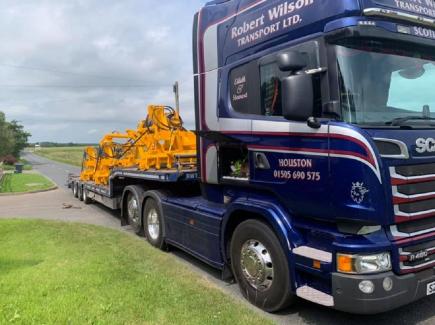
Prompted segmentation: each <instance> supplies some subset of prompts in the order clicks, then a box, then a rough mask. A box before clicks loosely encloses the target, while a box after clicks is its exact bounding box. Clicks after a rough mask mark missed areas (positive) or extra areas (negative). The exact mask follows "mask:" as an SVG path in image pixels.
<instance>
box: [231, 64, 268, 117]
mask: <svg viewBox="0 0 435 325" xmlns="http://www.w3.org/2000/svg"><path fill="white" fill-rule="evenodd" d="M259 84H260V81H259V73H258V64H257V61H252V62H249V63H247V64H244V65H242V66H240V67H237V68H235V69H233V70H232V71H231V74H230V95H231V105H232V107H233V108H234V110H235V111H236V112H239V113H243V114H254V115H260V114H261V107H260V98H259V97H260V96H259Z"/></svg>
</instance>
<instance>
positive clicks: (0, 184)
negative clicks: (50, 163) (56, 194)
mask: <svg viewBox="0 0 435 325" xmlns="http://www.w3.org/2000/svg"><path fill="white" fill-rule="evenodd" d="M52 187H54V184H53V183H52V182H51V181H50V180H48V179H47V178H45V177H44V176H42V175H41V174H38V173H24V174H5V175H4V176H3V179H2V180H1V181H0V193H27V192H34V191H42V190H48V189H50V188H52Z"/></svg>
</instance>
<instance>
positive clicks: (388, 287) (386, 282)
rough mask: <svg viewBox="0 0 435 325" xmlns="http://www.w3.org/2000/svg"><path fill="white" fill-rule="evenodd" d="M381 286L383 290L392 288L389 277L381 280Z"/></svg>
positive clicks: (391, 281)
mask: <svg viewBox="0 0 435 325" xmlns="http://www.w3.org/2000/svg"><path fill="white" fill-rule="evenodd" d="M382 286H383V287H384V290H385V291H391V290H392V289H393V280H392V279H391V278H385V279H384V282H382Z"/></svg>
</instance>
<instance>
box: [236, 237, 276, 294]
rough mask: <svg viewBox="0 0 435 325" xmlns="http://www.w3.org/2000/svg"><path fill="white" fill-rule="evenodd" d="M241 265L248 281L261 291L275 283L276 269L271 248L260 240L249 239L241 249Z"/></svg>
mask: <svg viewBox="0 0 435 325" xmlns="http://www.w3.org/2000/svg"><path fill="white" fill-rule="evenodd" d="M240 265H241V268H242V274H243V276H244V278H245V279H246V281H248V283H249V284H250V285H251V286H252V287H254V288H255V289H257V290H259V291H265V290H267V289H269V288H270V287H271V286H272V284H273V277H274V270H273V263H272V256H271V255H270V253H269V250H268V249H267V248H266V247H265V246H264V245H263V244H262V243H261V242H260V241H258V240H256V239H250V240H247V241H246V242H245V243H244V244H243V246H242V250H241V256H240Z"/></svg>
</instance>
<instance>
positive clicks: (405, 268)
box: [400, 260, 435, 270]
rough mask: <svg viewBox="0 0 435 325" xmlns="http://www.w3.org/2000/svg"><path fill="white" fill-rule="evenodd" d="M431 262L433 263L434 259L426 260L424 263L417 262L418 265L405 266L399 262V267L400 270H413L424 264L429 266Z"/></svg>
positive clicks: (434, 262)
mask: <svg viewBox="0 0 435 325" xmlns="http://www.w3.org/2000/svg"><path fill="white" fill-rule="evenodd" d="M431 264H435V260H432V261H430V262H426V263H423V264H419V265H416V266H405V265H403V262H400V269H401V270H415V269H419V268H422V267H425V266H429V265H431Z"/></svg>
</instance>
